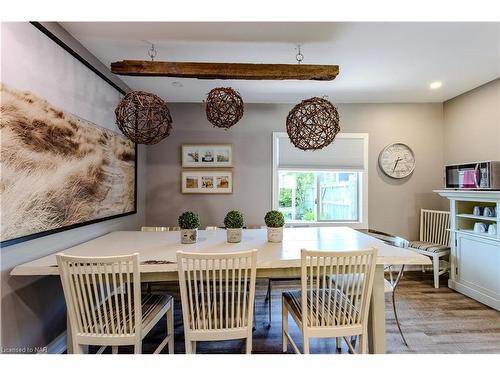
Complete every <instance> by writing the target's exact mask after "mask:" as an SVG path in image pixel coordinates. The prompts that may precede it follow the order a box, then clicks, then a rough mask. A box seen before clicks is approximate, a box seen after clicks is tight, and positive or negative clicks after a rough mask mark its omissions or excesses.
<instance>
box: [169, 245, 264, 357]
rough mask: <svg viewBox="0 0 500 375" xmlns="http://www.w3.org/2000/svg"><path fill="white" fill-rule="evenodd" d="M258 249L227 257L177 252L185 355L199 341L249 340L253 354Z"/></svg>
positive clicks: (247, 351) (226, 255) (247, 344)
mask: <svg viewBox="0 0 500 375" xmlns="http://www.w3.org/2000/svg"><path fill="white" fill-rule="evenodd" d="M256 261H257V250H252V251H247V252H238V253H228V254H196V253H184V252H181V251H179V252H177V267H178V272H179V284H180V290H181V300H182V313H183V319H184V337H185V341H186V353H196V342H197V341H220V340H234V339H241V338H246V353H247V354H250V353H251V352H252V322H253V306H254V298H255V277H256Z"/></svg>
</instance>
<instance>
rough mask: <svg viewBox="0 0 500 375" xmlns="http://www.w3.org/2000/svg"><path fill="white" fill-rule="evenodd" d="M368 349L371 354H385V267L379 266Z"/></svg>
mask: <svg viewBox="0 0 500 375" xmlns="http://www.w3.org/2000/svg"><path fill="white" fill-rule="evenodd" d="M368 349H369V353H370V354H385V294H384V266H383V265H377V267H376V268H375V278H374V280H373V292H372V298H371V301H370V312H369V315H368Z"/></svg>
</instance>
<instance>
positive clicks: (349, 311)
mask: <svg viewBox="0 0 500 375" xmlns="http://www.w3.org/2000/svg"><path fill="white" fill-rule="evenodd" d="M376 258H377V250H376V249H373V248H372V249H367V250H362V251H342V252H339V251H331V252H327V251H308V250H305V249H302V251H301V289H300V290H294V291H287V292H283V297H282V304H283V306H282V340H283V343H282V344H283V352H284V353H285V352H287V351H288V342H290V344H291V345H292V348H293V349H294V351H295V352H296V353H300V351H299V348H298V347H297V344H296V343H295V342H294V340H293V339H292V337H291V336H290V333H289V332H288V314H289V313H290V315H291V316H292V318H293V319H294V321H295V323H296V324H297V325H298V326H299V329H300V330H301V332H302V338H303V349H304V353H305V354H308V353H309V339H310V338H313V337H331V338H339V337H343V338H345V340H346V343H347V345H348V346H349V348H350V350H351V351H352V352H354V348H353V347H352V346H351V342H350V340H348V339H347V337H352V336H359V352H360V353H366V337H367V336H366V335H367V330H368V308H369V304H370V298H371V294H372V287H373V277H374V274H375V266H376ZM331 275H335V277H331Z"/></svg>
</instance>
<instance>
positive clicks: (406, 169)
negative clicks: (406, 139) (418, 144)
mask: <svg viewBox="0 0 500 375" xmlns="http://www.w3.org/2000/svg"><path fill="white" fill-rule="evenodd" d="M378 164H379V166H380V169H382V171H383V172H384V173H385V174H386V175H387V176H389V177H392V178H405V177H408V176H409V175H411V174H412V173H413V170H414V169H415V155H414V154H413V151H412V149H411V148H410V147H408V146H407V145H405V144H403V143H394V144H392V145H389V146H387V147H386V148H384V149H383V150H382V152H381V153H380V155H379V157H378Z"/></svg>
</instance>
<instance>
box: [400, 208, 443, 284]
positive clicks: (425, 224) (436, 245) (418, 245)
mask: <svg viewBox="0 0 500 375" xmlns="http://www.w3.org/2000/svg"><path fill="white" fill-rule="evenodd" d="M449 228H450V213H449V212H448V211H435V210H424V209H422V210H421V211H420V238H419V240H418V241H410V245H409V248H410V249H411V250H413V251H416V252H417V253H420V254H423V255H427V256H428V257H430V258H431V259H432V272H433V274H434V288H439V276H440V275H442V274H444V273H446V272H448V269H447V268H444V269H441V270H440V269H439V260H440V259H441V258H443V257H448V256H449V255H450V232H449V231H448V229H449ZM422 270H423V271H424V268H423V267H422Z"/></svg>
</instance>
